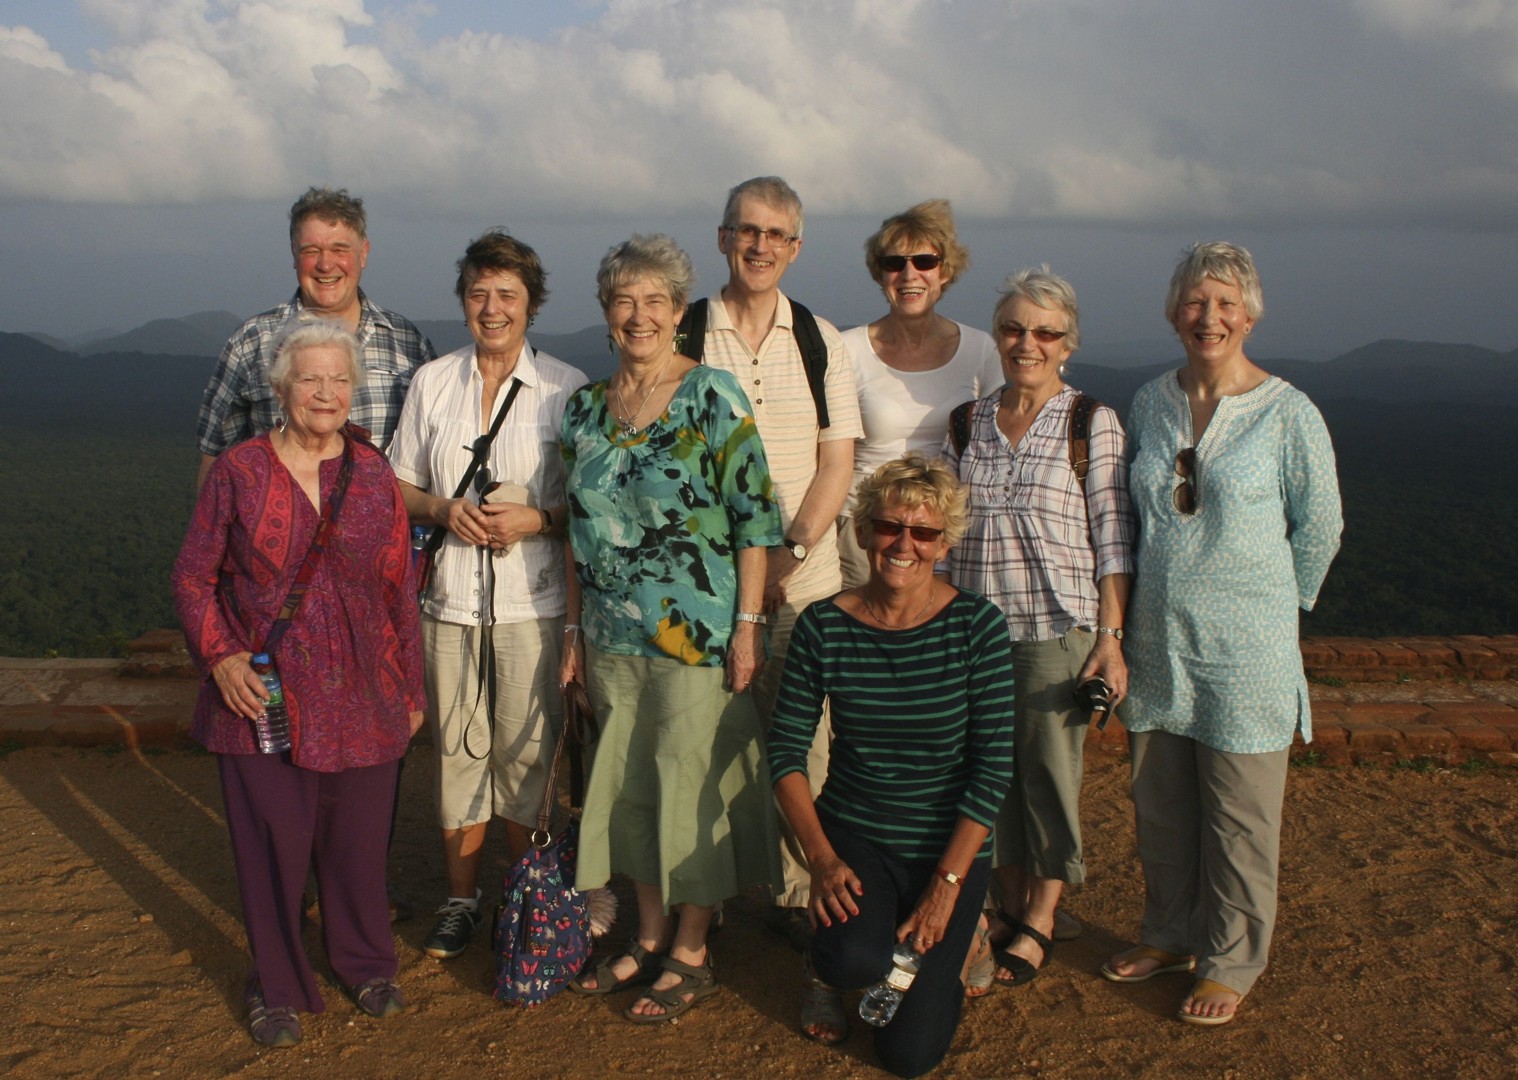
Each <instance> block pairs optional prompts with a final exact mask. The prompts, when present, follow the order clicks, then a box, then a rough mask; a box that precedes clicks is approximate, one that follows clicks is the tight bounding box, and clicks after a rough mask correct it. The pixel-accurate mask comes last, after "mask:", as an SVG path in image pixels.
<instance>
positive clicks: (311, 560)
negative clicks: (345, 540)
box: [256, 429, 359, 655]
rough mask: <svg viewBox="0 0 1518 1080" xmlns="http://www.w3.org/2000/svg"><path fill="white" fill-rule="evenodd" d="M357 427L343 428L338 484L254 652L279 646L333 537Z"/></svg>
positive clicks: (345, 493)
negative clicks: (341, 460) (261, 640)
mask: <svg viewBox="0 0 1518 1080" xmlns="http://www.w3.org/2000/svg"><path fill="white" fill-rule="evenodd" d="M358 430H359V429H353V430H344V432H343V435H344V438H343V463H342V465H341V466H340V467H339V468H338V470H337V484H336V486H335V487H333V489H332V498H330V499H328V500H327V505H326V506H324V507H322V516H321V520H320V521H319V522H317V525H316V535H314V536H313V537H312V538H311V546H310V547H309V548H307V549H306V557H305V559H304V560H303V561H302V562H301V564H300V570H299V571H298V572H297V573H296V575H295V584H293V585H291V586H290V595H288V596H286V597H285V602H284V605H283V606H282V607H281V608H280V609H279V616H278V617H277V618H276V619H275V620H274V625H273V626H271V627H269V636H268V637H266V638H265V639H264V647H263V648H262V649H258V650H256V651H257V652H266V653H269V654H270V655H273V653H274V651H275V650H276V649H278V648H279V642H280V639H281V638H283V637H284V636H285V631H286V630H288V629H290V620H291V619H293V618H295V613H296V612H297V611H299V610H300V602H301V601H302V600H304V599H305V598H306V589H307V588H308V587H309V586H310V584H311V579H312V578H313V577H315V576H316V568H317V567H318V566H320V565H321V559H322V553H323V552H324V551H326V549H327V542H328V541H329V540H330V539H332V525H333V523H334V522H335V521H336V520H337V513H338V511H339V510H341V509H342V508H343V500H344V499H345V498H347V496H348V483H349V481H350V480H352V479H353V443H354V441H355V440H356V439H358V438H359V435H358Z"/></svg>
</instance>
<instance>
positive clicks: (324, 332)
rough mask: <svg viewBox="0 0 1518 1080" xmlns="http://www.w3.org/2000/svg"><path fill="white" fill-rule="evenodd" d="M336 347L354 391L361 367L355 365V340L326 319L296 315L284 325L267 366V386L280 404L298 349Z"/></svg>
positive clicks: (356, 362)
mask: <svg viewBox="0 0 1518 1080" xmlns="http://www.w3.org/2000/svg"><path fill="white" fill-rule="evenodd" d="M323 345H336V346H337V347H338V348H340V349H342V350H343V354H344V355H345V356H347V358H348V378H349V379H351V380H352V381H353V385H354V387H355V388H356V387H357V386H358V385H359V383H360V382H361V381H362V380H363V374H364V371H363V366H362V364H360V363H359V355H358V353H359V350H358V338H356V337H354V336H353V331H351V330H349V329H348V328H347V327H346V326H344V325H342V324H341V323H335V322H332V321H331V320H330V319H318V318H315V317H314V316H311V315H298V316H296V317H295V318H293V319H291V320H290V321H289V322H287V323H285V325H284V327H283V328H282V329H281V330H280V332H279V334H278V335H277V336H276V337H275V338H274V360H273V362H272V363H271V364H270V365H269V385H270V386H272V387H273V388H274V392H275V393H276V394H278V395H279V397H280V399H281V400H283V399H284V396H285V392H286V391H287V390H289V389H290V369H291V368H293V367H294V366H295V354H296V353H298V352H300V351H301V350H302V349H311V348H319V347H321V346H323Z"/></svg>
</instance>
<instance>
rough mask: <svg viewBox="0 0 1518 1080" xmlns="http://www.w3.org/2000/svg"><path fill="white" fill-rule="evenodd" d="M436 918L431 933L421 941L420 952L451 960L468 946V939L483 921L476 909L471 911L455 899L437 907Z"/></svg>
mask: <svg viewBox="0 0 1518 1080" xmlns="http://www.w3.org/2000/svg"><path fill="white" fill-rule="evenodd" d="M437 914H438V920H437V922H436V923H434V924H433V926H432V933H430V934H428V935H427V936H426V938H424V939H423V941H422V952H424V953H426V954H427V955H428V956H435V957H437V958H438V959H439V960H451V959H452V958H453V957H455V956H457V955H459V953H461V952H463V951H464V950H465V949H467V948H468V947H469V939H470V938H472V937H474V932H475V931H476V930H478V929H479V928H480V926H481V925H482V924H483V923H484V922H485V916H483V915H481V914H480V913H479V911H478V910H475V911H471V910H469V908H467V907H465V906H464V905H463V904H461V903H459V902H458V901H457V900H450V901H449V902H448V903H446V904H444V905H443V906H442V907H440V908H438V909H437Z"/></svg>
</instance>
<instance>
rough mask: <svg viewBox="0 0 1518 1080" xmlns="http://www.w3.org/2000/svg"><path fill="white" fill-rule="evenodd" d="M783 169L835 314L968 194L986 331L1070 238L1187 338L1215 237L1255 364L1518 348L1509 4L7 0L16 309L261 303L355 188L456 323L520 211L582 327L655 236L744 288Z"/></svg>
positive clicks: (52, 313) (66, 325)
mask: <svg viewBox="0 0 1518 1080" xmlns="http://www.w3.org/2000/svg"><path fill="white" fill-rule="evenodd" d="M759 173H779V174H781V175H784V176H785V177H786V178H787V179H789V180H790V181H791V182H792V184H793V185H794V186H795V187H796V188H797V190H798V191H800V193H801V195H802V198H803V199H804V200H805V202H806V207H807V211H808V219H807V231H806V243H805V248H804V251H803V254H802V257H801V261H800V262H799V263H798V264H797V266H796V267H795V268H794V269H793V270H792V271H791V274H790V276H788V278H787V287H788V289H789V291H791V292H793V293H795V294H796V295H797V296H799V297H802V298H804V299H806V300H807V301H808V302H809V303H811V304H812V306H813V307H814V308H815V309H816V310H818V311H820V312H821V313H823V314H826V315H829V316H830V317H832V318H833V319H834V320H835V321H837V322H840V323H856V322H861V321H866V320H868V319H871V318H874V317H876V316H878V315H879V314H880V313H881V312H882V311H883V310H884V308H883V302H882V301H881V299H880V297H879V294H878V292H876V291H875V289H874V286H873V284H872V283H871V281H870V279H869V277H868V275H867V274H866V272H865V270H864V267H863V264H862V259H861V244H862V243H863V241H864V239H865V237H866V236H867V235H868V234H869V233H870V232H871V231H872V229H873V228H874V227H875V225H877V224H878V222H879V220H880V218H881V217H883V216H885V215H886V214H889V213H892V212H895V211H897V210H900V209H903V208H905V207H906V206H908V205H910V204H911V203H913V202H916V201H918V200H920V199H923V198H928V197H932V196H945V197H947V198H949V199H951V200H952V201H953V204H954V206H955V209H956V212H957V213H958V215H959V218H960V228H961V233H962V236H963V238H964V239H965V240H966V241H967V242H968V243H969V245H970V247H971V250H972V252H973V256H974V266H973V268H972V270H971V272H970V273H969V274H968V275H967V276H966V277H965V278H963V279H962V280H961V281H960V282H959V283H958V284H957V285H956V286H955V288H954V290H953V291H952V292H951V293H950V294H949V296H948V297H947V298H946V300H945V303H944V306H943V309H942V310H944V311H945V312H946V313H948V314H950V315H953V316H955V317H958V318H961V319H964V320H965V321H967V322H971V323H974V324H975V325H984V324H985V323H986V321H987V318H986V316H987V310H988V308H989V306H990V303H991V300H992V298H993V296H994V292H995V288H996V285H997V283H998V282H999V281H1000V279H1001V277H1002V276H1004V275H1005V274H1006V273H1007V272H1008V271H1010V270H1012V269H1015V268H1017V267H1019V266H1023V265H1028V264H1035V263H1040V262H1048V263H1050V264H1051V265H1052V266H1053V268H1054V269H1056V270H1058V271H1060V272H1062V273H1064V274H1066V275H1067V276H1068V277H1070V278H1071V279H1072V280H1073V281H1074V283H1075V285H1076V288H1077V290H1078V292H1079V294H1080V299H1081V303H1082V308H1083V326H1084V328H1085V334H1084V336H1085V338H1086V339H1087V343H1088V345H1090V346H1091V347H1092V348H1093V349H1094V348H1095V347H1096V346H1098V345H1106V346H1109V347H1110V346H1120V345H1122V344H1123V343H1128V342H1133V343H1149V344H1150V345H1151V346H1152V345H1153V343H1162V342H1163V341H1164V339H1165V337H1166V327H1165V326H1164V324H1163V321H1162V319H1161V316H1160V313H1159V309H1160V302H1161V298H1162V296H1163V293H1164V287H1165V283H1166V281H1167V279H1168V276H1169V271H1170V269H1171V267H1172V266H1173V264H1174V260H1175V257H1176V255H1177V253H1178V251H1179V250H1180V248H1181V247H1182V246H1183V245H1184V244H1185V243H1187V242H1189V241H1191V240H1195V239H1202V238H1211V237H1224V238H1228V239H1233V240H1236V241H1239V242H1242V243H1244V244H1246V245H1248V246H1249V247H1250V248H1251V249H1252V250H1253V251H1254V253H1255V256H1256V259H1257V261H1258V262H1259V264H1260V268H1261V272H1262V276H1263V278H1264V284H1265V297H1266V305H1267V314H1266V318H1265V321H1264V322H1263V323H1262V324H1261V326H1260V329H1259V331H1257V333H1256V340H1257V344H1256V346H1255V349H1254V350H1253V351H1254V353H1255V354H1256V355H1259V356H1268V355H1271V354H1274V355H1298V356H1328V355H1332V354H1334V353H1335V352H1339V351H1343V350H1345V349H1348V348H1352V347H1354V346H1356V345H1359V344H1363V343H1365V342H1367V341H1370V340H1373V339H1375V338H1380V337H1401V338H1414V339H1420V340H1439V341H1457V342H1473V343H1475V344H1480V345H1485V346H1488V347H1491V348H1497V349H1503V350H1508V349H1512V348H1515V347H1518V318H1515V316H1514V314H1513V312H1514V310H1515V309H1518V304H1515V302H1514V300H1513V297H1514V295H1515V294H1518V257H1515V244H1514V241H1515V239H1518V0H1277V2H1266V3H1246V2H1243V0H1237V2H1235V0H605V2H597V0H557V2H549V0H490V2H488V3H486V2H471V3H466V2H464V0H431V2H428V0H410V2H408V0H4V2H3V3H0V281H3V282H4V286H3V288H0V330H41V331H46V332H49V333H52V334H56V335H58V336H61V337H66V338H67V337H73V336H77V335H80V334H84V333H87V332H89V331H93V330H96V329H100V328H108V327H109V328H117V329H126V328H129V327H131V326H134V325H136V324H138V323H141V322H143V321H146V320H147V319H149V318H157V317H165V316H177V315H184V314H189V313H192V312H196V311H202V310H208V309H227V310H231V311H234V312H237V313H239V314H251V313H253V312H255V311H257V310H260V309H262V308H266V307H268V306H270V305H271V304H273V303H274V302H276V301H278V300H281V299H283V298H284V297H285V296H286V295H288V293H289V292H290V291H291V290H292V288H293V283H294V276H293V273H292V272H291V270H290V265H289V253H288V247H287V246H286V241H285V219H284V214H285V210H286V209H287V208H288V206H289V204H290V202H291V201H292V200H293V199H294V197H295V196H296V195H297V194H299V193H300V191H302V190H303V189H304V188H305V187H306V186H307V185H308V184H311V183H322V184H331V185H334V186H346V187H348V188H350V189H351V190H352V191H354V192H355V193H357V194H360V195H363V196H364V197H365V200H366V203H367V204H368V207H369V213H370V231H371V238H372V240H373V244H374V251H373V255H372V258H371V261H370V267H369V270H368V272H367V274H366V277H365V285H366V287H367V289H368V291H369V293H370V295H371V296H372V297H373V298H375V299H376V300H377V301H378V302H380V303H382V304H384V305H386V306H389V307H394V308H396V309H397V310H400V311H401V312H403V313H404V314H406V315H409V316H411V317H412V318H421V319H431V318H449V317H452V316H453V315H454V314H455V313H456V307H455V305H454V302H453V300H452V296H451V288H450V285H451V280H452V263H453V260H454V259H455V258H457V256H458V254H459V253H460V251H461V250H462V248H463V246H464V244H465V243H466V242H467V240H468V239H469V238H470V237H471V236H473V235H475V234H477V233H478V232H480V231H482V230H483V229H484V228H486V227H488V226H491V225H505V226H508V227H509V228H511V229H512V231H513V232H515V233H516V234H518V235H519V236H521V237H523V238H524V239H526V240H527V241H528V242H530V243H532V244H533V245H534V246H536V247H537V248H538V250H539V251H540V253H541V254H542V255H543V257H544V261H545V263H546V265H547V266H548V268H549V271H550V279H549V284H550V287H551V288H552V290H553V296H552V298H551V299H550V300H549V303H548V306H547V307H546V308H545V309H544V312H543V317H542V324H541V325H542V326H543V328H545V329H547V330H551V331H568V330H574V329H578V328H580V327H582V326H585V325H588V324H590V323H592V322H594V321H596V319H597V317H598V312H597V311H596V309H595V306H594V304H593V301H592V299H591V294H592V290H593V280H592V279H593V275H594V269H595V263H596V260H597V259H598V258H599V256H600V254H601V252H603V251H604V250H605V248H606V247H607V246H608V245H610V244H611V243H613V242H615V241H617V240H620V239H622V238H623V237H625V236H626V235H627V234H628V233H630V232H634V231H649V230H654V229H657V230H662V231H668V232H671V233H673V234H674V235H675V236H676V237H677V238H678V239H679V240H680V241H681V242H682V243H683V244H685V245H686V247H687V248H688V249H689V250H690V251H691V252H692V254H693V256H694V257H695V258H696V267H697V271H698V274H699V275H700V277H701V279H702V285H703V291H705V289H707V288H714V287H715V286H717V285H718V284H720V283H721V280H722V277H723V272H722V271H723V267H722V263H721V261H720V259H719V257H718V255H717V253H716V250H715V226H716V224H717V221H718V217H719V215H720V211H721V205H722V200H723V196H724V194H725V191H726V189H727V188H728V187H730V186H731V185H732V184H733V183H735V182H737V181H738V180H741V179H743V178H745V177H748V176H752V175H755V174H759ZM1136 347H1137V346H1136Z"/></svg>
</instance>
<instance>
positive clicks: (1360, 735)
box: [1349, 724, 1402, 757]
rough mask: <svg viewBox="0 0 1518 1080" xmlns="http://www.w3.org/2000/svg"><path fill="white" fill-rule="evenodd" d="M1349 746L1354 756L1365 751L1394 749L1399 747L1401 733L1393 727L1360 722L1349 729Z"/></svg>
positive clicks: (1400, 744)
mask: <svg viewBox="0 0 1518 1080" xmlns="http://www.w3.org/2000/svg"><path fill="white" fill-rule="evenodd" d="M1349 746H1350V749H1352V750H1353V751H1355V755H1356V757H1359V756H1360V755H1361V753H1362V752H1365V751H1376V750H1380V751H1396V750H1399V749H1401V746H1402V735H1401V733H1400V732H1398V731H1397V730H1396V729H1395V728H1389V727H1382V726H1381V725H1379V724H1361V725H1359V726H1356V727H1352V728H1350V729H1349Z"/></svg>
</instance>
